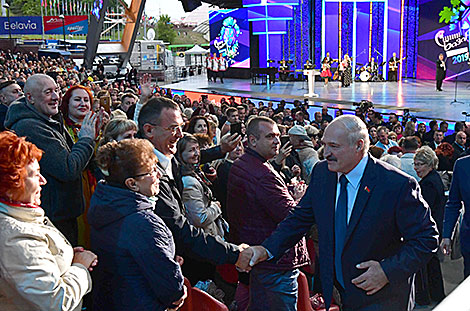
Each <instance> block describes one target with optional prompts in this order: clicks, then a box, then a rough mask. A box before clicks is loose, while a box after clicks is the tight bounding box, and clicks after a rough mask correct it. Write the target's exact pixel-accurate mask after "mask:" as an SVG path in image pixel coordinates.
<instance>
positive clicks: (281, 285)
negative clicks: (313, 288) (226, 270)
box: [248, 267, 299, 311]
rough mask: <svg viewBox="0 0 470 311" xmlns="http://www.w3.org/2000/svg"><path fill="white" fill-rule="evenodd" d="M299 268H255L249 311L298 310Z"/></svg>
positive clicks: (251, 281) (251, 277)
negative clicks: (280, 269)
mask: <svg viewBox="0 0 470 311" xmlns="http://www.w3.org/2000/svg"><path fill="white" fill-rule="evenodd" d="M298 276H299V270H298V269H294V270H288V271H276V270H269V269H260V268H256V267H255V268H253V270H251V272H250V304H249V306H248V310H249V311H267V310H269V311H297V289H298V284H297V277H298Z"/></svg>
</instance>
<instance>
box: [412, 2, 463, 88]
mask: <svg viewBox="0 0 470 311" xmlns="http://www.w3.org/2000/svg"><path fill="white" fill-rule="evenodd" d="M446 8H447V9H446ZM454 9H457V10H458V12H459V13H458V14H456V15H455V16H450V15H449V14H448V13H451V12H452V11H453V10H454ZM419 12H420V14H419V15H420V16H419V36H418V71H417V78H418V79H435V76H436V60H437V58H438V56H439V53H444V55H445V57H446V59H447V62H446V65H447V79H446V80H453V79H455V78H456V77H457V76H458V77H459V78H458V79H459V81H470V74H469V72H470V68H469V65H468V61H469V41H468V37H469V29H470V25H469V16H470V1H469V0H462V1H461V2H460V4H459V6H458V7H456V8H453V7H452V4H451V0H439V1H432V0H421V1H420V6H419ZM441 12H443V13H441ZM445 12H447V14H446V13H445ZM446 16H448V17H449V18H448V19H447V20H446V19H445V17H446ZM440 20H441V21H442V23H439V21H440ZM446 21H447V22H449V23H446Z"/></svg>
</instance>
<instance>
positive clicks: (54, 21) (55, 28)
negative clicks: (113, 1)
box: [44, 15, 88, 35]
mask: <svg viewBox="0 0 470 311" xmlns="http://www.w3.org/2000/svg"><path fill="white" fill-rule="evenodd" d="M64 22H65V34H66V35H86V34H87V33H88V16H87V15H77V16H72V15H70V16H65V20H64ZM62 27H63V24H62V19H61V18H60V17H59V16H44V32H45V33H46V35H61V34H63V29H62Z"/></svg>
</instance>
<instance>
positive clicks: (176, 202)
mask: <svg viewBox="0 0 470 311" xmlns="http://www.w3.org/2000/svg"><path fill="white" fill-rule="evenodd" d="M209 150H210V151H209V153H208V152H207V151H205V152H203V153H202V154H201V159H203V160H204V161H211V160H213V159H214V158H217V157H218V156H220V149H216V148H213V150H211V149H209ZM158 167H159V169H160V172H161V173H162V178H161V179H160V192H159V193H158V200H157V203H156V205H155V213H156V214H157V215H158V216H159V217H160V218H161V219H163V221H164V222H165V224H166V225H167V226H168V228H170V230H171V233H172V234H173V239H174V240H175V244H176V253H177V254H178V255H186V256H190V257H193V258H197V259H199V260H201V259H202V260H208V261H210V262H212V263H215V264H226V263H232V264H234V263H235V262H236V261H237V259H238V254H239V251H238V247H237V246H236V245H234V244H230V243H227V242H224V241H223V240H222V239H221V238H220V237H214V236H212V235H209V234H206V233H204V231H203V230H202V229H200V228H196V227H194V226H193V225H191V224H190V223H189V222H188V220H187V218H186V217H185V209H184V205H183V201H182V199H181V193H182V190H183V185H182V182H181V177H180V176H179V163H178V161H177V160H176V159H175V158H173V160H172V171H173V177H174V180H171V179H170V178H169V177H168V175H166V173H165V171H164V170H163V167H162V166H161V164H160V162H159V163H158Z"/></svg>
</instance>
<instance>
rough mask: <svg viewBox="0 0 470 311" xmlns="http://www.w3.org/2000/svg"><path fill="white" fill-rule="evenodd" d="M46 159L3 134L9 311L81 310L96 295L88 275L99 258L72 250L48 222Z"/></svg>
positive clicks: (3, 267) (1, 255)
mask: <svg viewBox="0 0 470 311" xmlns="http://www.w3.org/2000/svg"><path fill="white" fill-rule="evenodd" d="M41 157H42V151H41V150H39V149H38V148H37V147H36V146H35V145H34V144H32V143H30V142H27V141H26V140H25V139H24V138H20V137H18V136H16V135H15V134H13V133H11V132H2V133H0V228H2V230H0V249H1V250H2V251H1V252H0V276H1V277H0V305H1V306H2V310H6V311H10V310H52V309H53V310H80V309H81V300H82V298H83V296H84V295H85V294H87V293H88V292H89V291H90V290H91V276H90V274H89V272H88V269H89V270H92V268H93V267H94V266H95V265H96V264H97V261H96V259H97V258H96V255H95V254H93V253H92V252H90V251H86V250H84V249H83V248H76V249H73V248H72V246H71V245H70V243H69V242H68V241H67V240H66V239H65V238H64V236H63V235H62V234H61V233H60V232H59V231H58V230H57V229H56V228H55V227H54V226H53V225H52V223H51V222H50V221H49V219H48V218H47V217H45V216H44V210H43V209H42V208H41V207H40V206H39V205H40V204H41V187H42V186H43V185H45V184H46V179H45V178H44V177H43V176H42V175H41V173H40V170H39V169H40V168H39V164H38V161H40V160H41ZM12 241H14V242H12ZM70 280H73V281H72V282H71V281H70Z"/></svg>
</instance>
